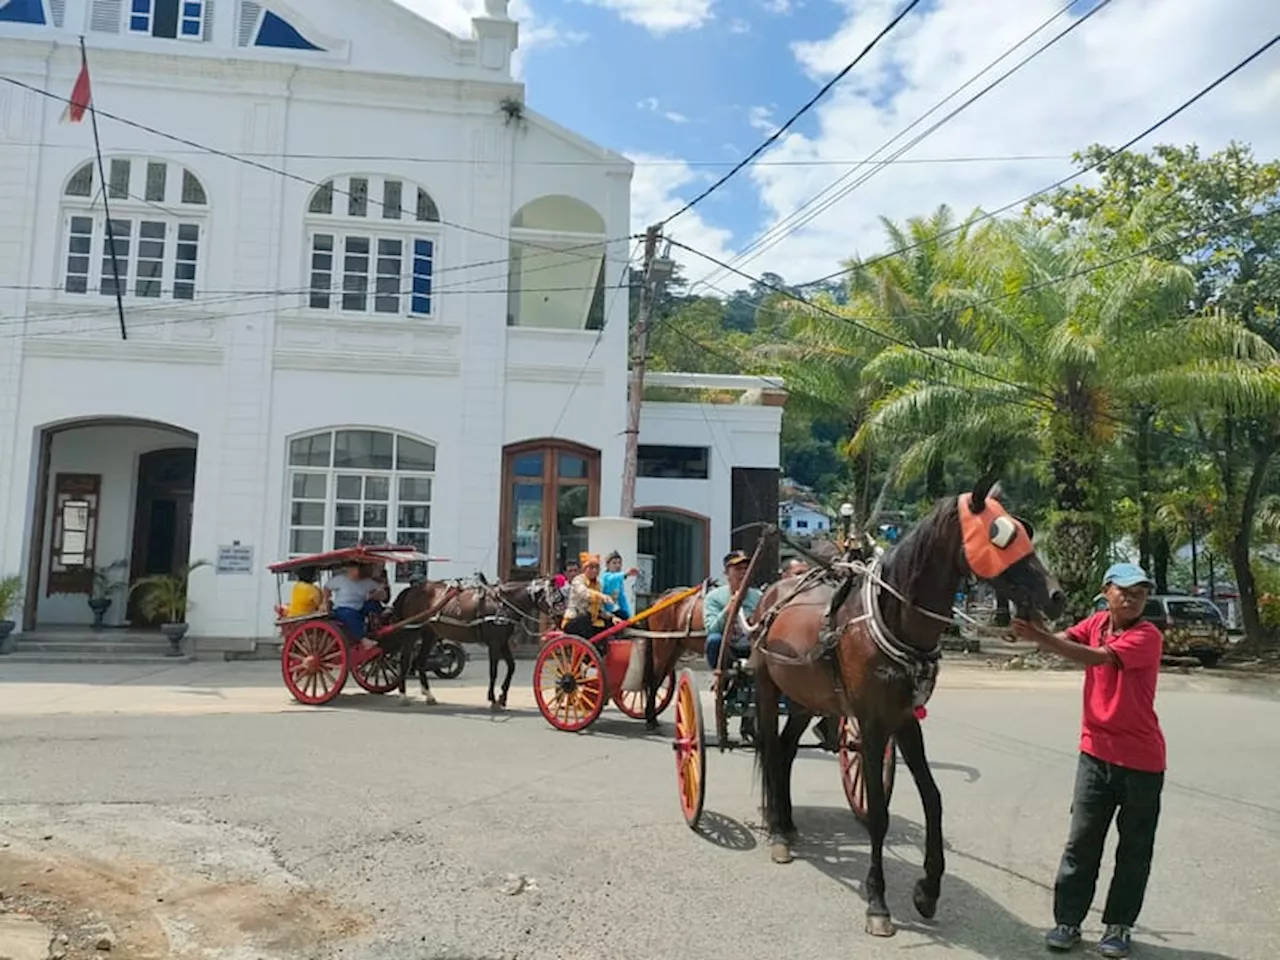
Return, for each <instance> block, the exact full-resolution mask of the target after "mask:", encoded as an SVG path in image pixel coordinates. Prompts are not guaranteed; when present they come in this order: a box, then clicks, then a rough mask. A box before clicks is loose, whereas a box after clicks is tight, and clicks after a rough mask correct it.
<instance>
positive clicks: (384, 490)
mask: <svg viewBox="0 0 1280 960" xmlns="http://www.w3.org/2000/svg"><path fill="white" fill-rule="evenodd" d="M364 498H365V499H366V500H372V501H374V502H375V503H386V502H387V501H388V500H390V499H391V478H390V477H365V478H364Z"/></svg>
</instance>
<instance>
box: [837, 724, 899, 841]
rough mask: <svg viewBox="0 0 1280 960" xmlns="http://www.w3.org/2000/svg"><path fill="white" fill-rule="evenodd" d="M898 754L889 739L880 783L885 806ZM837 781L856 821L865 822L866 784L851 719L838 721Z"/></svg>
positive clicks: (857, 732)
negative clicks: (838, 780)
mask: <svg viewBox="0 0 1280 960" xmlns="http://www.w3.org/2000/svg"><path fill="white" fill-rule="evenodd" d="M897 766H898V752H897V751H896V750H895V749H894V747H893V740H892V739H890V741H889V742H888V744H886V745H885V748H884V765H883V766H882V768H881V781H882V782H883V783H884V799H885V803H886V804H887V803H888V802H889V799H890V798H891V797H892V796H893V778H894V774H895V773H896V772H897ZM840 780H841V782H842V783H843V784H844V795H845V799H846V800H848V801H849V809H850V810H852V811H853V815H854V816H855V817H857V818H858V822H859V823H862V824H864V825H865V824H866V822H867V782H866V778H865V776H864V774H863V766H862V731H861V729H859V727H858V721H857V720H856V719H854V718H853V717H841V718H840Z"/></svg>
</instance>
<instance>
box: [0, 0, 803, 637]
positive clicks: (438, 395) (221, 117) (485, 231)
mask: <svg viewBox="0 0 1280 960" xmlns="http://www.w3.org/2000/svg"><path fill="white" fill-rule="evenodd" d="M303 6H305V9H306V15H305V16H304V15H303V14H302V13H301V8H302V7H303ZM485 6H486V16H484V17H477V18H476V19H475V20H474V21H473V23H472V31H471V32H472V36H471V37H470V38H469V39H462V38H459V37H456V36H454V35H452V34H450V33H448V32H447V31H445V30H443V29H441V28H439V27H437V26H435V25H433V24H431V23H428V22H426V21H424V20H422V19H420V18H418V17H416V16H415V15H413V14H411V13H409V12H408V11H407V10H405V9H404V8H403V7H401V6H399V5H398V4H396V3H393V2H391V0H361V2H360V3H352V2H349V0H310V2H308V3H307V4H305V5H303V4H302V3H300V2H299V3H296V5H293V6H291V5H289V4H287V3H282V2H275V0H273V2H270V3H266V2H262V3H259V2H250V0H217V2H216V4H215V3H214V2H213V0H8V2H7V3H5V4H0V62H2V63H3V64H4V67H3V70H2V71H0V73H2V74H3V75H4V76H5V77H8V78H11V79H13V80H16V81H19V83H20V84H23V85H25V87H24V86H17V85H14V84H11V83H7V82H0V317H2V318H3V319H0V325H2V326H3V327H4V332H3V333H0V337H3V339H4V340H5V341H6V343H5V345H4V348H3V349H0V450H5V451H13V452H14V453H13V455H12V456H9V457H6V458H4V459H3V460H2V461H0V576H3V575H5V574H9V573H19V574H21V575H22V576H23V578H24V580H25V582H26V584H27V590H26V599H25V604H24V609H23V610H22V611H21V617H20V618H18V619H20V620H21V624H22V628H23V629H24V630H27V631H32V630H38V629H40V628H44V627H50V626H55V625H66V624H86V623H88V622H89V621H90V619H91V614H90V611H89V610H88V607H87V604H86V598H87V591H88V587H89V576H88V572H87V571H88V569H89V568H91V567H95V566H96V567H102V566H105V565H107V564H110V563H112V562H115V561H123V564H124V566H126V567H127V570H128V575H129V578H130V579H136V578H137V577H139V576H142V575H145V574H148V573H156V572H161V573H163V572H170V571H172V570H174V569H176V568H178V567H180V566H181V565H182V564H183V563H184V562H185V561H187V560H188V559H190V560H197V559H205V560H210V561H215V560H216V559H217V558H219V557H221V558H222V559H223V561H224V569H223V570H221V571H218V570H215V569H206V570H201V571H199V572H197V573H196V574H194V575H193V577H192V580H191V588H190V596H191V600H192V608H191V611H190V614H189V617H188V619H189V622H190V623H191V634H192V636H193V637H196V638H201V637H204V638H224V639H225V638H231V639H232V640H246V641H247V640H252V638H260V637H265V636H269V635H270V634H271V630H272V604H273V603H274V600H275V587H274V583H273V580H272V578H271V577H270V575H269V574H267V573H266V571H265V566H266V564H267V563H268V562H270V561H272V560H274V559H278V558H280V557H283V556H287V555H296V554H300V553H310V552H315V551H318V550H321V549H328V548H331V547H335V546H344V545H348V544H351V543H355V542H358V541H361V540H364V541H367V542H381V541H386V540H392V541H398V542H410V543H415V544H417V545H419V546H420V547H423V548H426V549H428V550H429V551H430V552H431V553H432V554H435V555H438V556H443V557H447V558H449V559H448V561H447V562H442V563H438V564H435V565H433V567H432V568H431V571H430V574H431V576H433V577H451V576H465V575H468V574H470V573H472V572H475V571H477V570H479V571H483V572H484V573H485V574H486V575H488V576H490V577H493V576H500V577H509V576H513V575H531V574H533V573H536V572H539V571H541V572H550V571H552V570H554V569H557V568H559V567H560V565H561V564H562V563H563V561H564V559H565V558H566V557H569V556H573V555H575V554H576V553H577V551H578V549H579V548H580V547H582V546H583V545H584V543H585V532H584V531H583V530H582V528H580V527H576V526H574V525H573V523H572V520H573V518H575V517H577V516H581V515H584V514H594V513H616V512H617V505H618V502H619V498H620V490H621V475H622V461H623V444H624V436H625V434H624V429H625V395H626V355H627V344H626V339H627V317H628V291H627V284H626V278H627V274H626V264H627V261H628V258H629V256H630V253H631V250H632V246H633V242H632V240H631V239H629V236H628V235H629V234H630V232H631V231H630V224H629V189H630V180H631V172H632V167H631V164H630V163H629V162H628V161H627V160H626V159H625V158H624V157H622V156H620V155H618V154H616V153H612V152H610V151H608V150H605V149H603V148H601V147H598V146H595V145H593V144H591V143H589V142H587V141H585V140H583V139H582V138H581V137H579V136H577V135H575V134H574V133H572V132H571V131H568V130H565V129H564V128H562V127H560V126H558V125H557V124H555V123H554V122H553V121H551V120H549V119H547V118H546V117H543V116H540V115H538V114H537V113H535V112H534V111H532V110H530V109H527V108H525V107H524V106H523V100H524V87H523V85H522V84H520V83H518V82H515V81H513V80H512V78H511V71H510V64H511V56H512V53H513V52H514V50H515V49H516V44H517V26H516V24H515V23H514V22H513V21H512V20H510V19H509V18H508V17H507V9H506V8H507V3H506V0H487V2H486V5H485ZM81 34H83V35H84V36H85V40H86V47H87V52H88V62H89V67H90V71H91V76H92V88H93V97H94V104H95V106H96V107H97V109H98V110H99V111H100V112H99V116H98V126H99V130H100V133H101V140H102V148H103V154H104V160H103V166H104V169H105V177H102V178H100V176H99V170H98V167H97V165H96V163H95V161H94V148H93V134H92V128H91V124H90V122H89V120H90V118H89V117H85V119H84V121H83V122H80V123H63V122H60V119H59V118H60V117H61V115H62V113H63V111H64V108H65V107H66V98H67V97H69V96H70V94H71V91H72V89H73V86H74V85H75V82H76V77H77V74H78V72H79V69H80V53H79V49H78V39H77V38H78V37H79V36H80V35H81ZM42 91H43V92H42ZM103 180H105V183H106V190H105V197H104V196H103V193H104V191H103V190H102V181H103ZM104 206H109V208H110V211H111V224H112V234H113V236H114V237H115V248H116V253H117V256H116V257H115V258H112V257H111V256H110V250H109V246H108V242H107V217H106V215H105V211H104ZM117 274H118V280H117ZM117 283H118V284H119V287H120V289H121V291H122V292H123V314H124V317H123V327H124V330H125V331H126V332H127V339H123V338H122V335H121V326H122V323H121V319H120V318H119V317H118V315H117V307H116V297H115V292H116V285H117ZM717 379H718V380H719V381H724V378H717ZM681 385H685V386H689V385H692V386H697V385H698V383H691V382H687V381H686V382H683V383H682V384H681ZM712 386H718V387H719V388H730V389H737V390H740V391H742V390H747V389H749V388H750V387H751V386H756V387H758V386H760V383H759V382H758V381H756V382H754V383H753V382H751V381H744V380H738V381H736V382H735V383H733V384H730V383H728V382H719V383H718V384H712ZM766 393H768V394H769V396H766V397H765V398H764V399H765V401H766V402H765V403H761V402H759V401H760V399H761V398H760V396H759V395H758V391H757V394H756V395H751V394H748V395H747V396H746V399H747V400H748V401H754V402H746V403H740V404H737V405H732V406H725V405H719V404H705V405H704V404H646V405H645V409H644V415H643V424H642V435H641V444H642V451H641V452H642V460H641V479H640V480H639V483H638V486H637V502H638V504H639V505H640V506H641V507H643V508H644V514H645V515H646V516H650V517H651V518H656V519H659V520H661V521H662V522H661V523H659V524H658V526H657V527H655V528H654V532H651V533H650V534H648V536H649V538H650V541H649V543H650V548H651V549H652V546H653V544H654V543H656V542H658V541H663V538H664V537H665V538H667V540H668V541H669V542H670V543H671V544H672V548H673V549H674V545H675V544H676V543H677V542H681V543H683V542H696V544H697V550H695V551H694V553H693V554H691V555H690V556H691V557H692V559H684V560H682V561H681V563H682V564H683V568H681V569H670V570H668V571H667V575H668V576H669V577H672V576H682V577H685V578H686V579H687V578H689V577H692V578H694V579H696V577H697V576H700V575H702V574H703V572H704V571H703V570H699V569H697V568H698V567H699V566H701V567H704V568H706V571H707V572H710V571H713V570H714V568H715V567H716V566H717V565H718V563H717V561H718V554H719V553H720V552H721V551H722V550H724V549H728V547H729V543H730V533H729V531H730V529H731V528H732V526H734V525H735V523H740V522H744V521H743V518H749V519H771V518H772V517H773V516H774V514H775V513H776V506H775V504H776V496H775V499H774V500H773V501H772V502H769V503H767V504H766V505H764V506H762V505H761V504H760V503H759V502H758V501H760V500H761V496H762V495H761V493H760V491H763V490H765V489H766V488H767V484H766V483H765V478H766V475H767V476H770V477H772V478H773V481H772V482H773V483H774V486H775V488H776V476H777V467H778V429H779V420H780V416H781V410H780V409H779V407H778V406H777V405H776V403H775V401H774V400H773V399H772V397H773V396H774V394H771V393H769V392H768V391H766ZM689 448H693V449H689ZM761 471H763V472H761ZM765 499H766V500H767V497H765ZM664 531H665V532H664ZM655 538H656V539H655ZM681 538H683V539H681ZM663 542H667V541H663ZM668 553H669V551H668ZM713 555H716V557H715V558H714V559H713ZM237 557H238V561H237V560H236V558H237ZM237 567H238V568H239V569H238V570H237V569H235V568H237ZM411 573H412V571H409V570H404V569H402V570H399V571H397V578H398V579H400V580H401V581H402V582H403V581H406V580H407V579H408V578H409V576H410V575H411ZM124 619H128V620H130V621H131V622H132V623H133V624H134V625H135V626H136V625H137V624H138V622H139V618H138V617H137V615H136V611H131V610H128V609H126V604H124V603H122V602H117V603H116V604H115V607H114V608H113V610H112V611H111V614H110V615H109V617H108V622H109V623H119V622H121V621H122V620H124Z"/></svg>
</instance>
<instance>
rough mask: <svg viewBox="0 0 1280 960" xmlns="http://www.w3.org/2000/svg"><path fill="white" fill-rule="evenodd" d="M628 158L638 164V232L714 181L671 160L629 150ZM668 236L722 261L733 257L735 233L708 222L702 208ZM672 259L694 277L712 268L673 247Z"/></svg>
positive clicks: (634, 219) (634, 199) (634, 191)
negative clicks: (732, 245) (732, 244)
mask: <svg viewBox="0 0 1280 960" xmlns="http://www.w3.org/2000/svg"><path fill="white" fill-rule="evenodd" d="M627 157H628V158H630V159H631V161H632V162H633V163H635V165H636V168H635V174H634V176H633V177H632V180H631V227H632V229H633V230H634V231H635V232H636V233H643V232H644V230H645V229H646V228H648V227H649V226H650V225H651V224H654V223H657V222H658V221H659V220H661V219H663V218H664V217H667V216H670V215H671V214H672V213H675V211H676V210H678V209H680V208H681V207H682V206H684V205H685V203H686V202H687V201H689V200H692V199H693V198H694V197H695V196H696V195H697V194H699V193H701V192H702V191H703V190H705V189H706V188H707V187H708V186H709V185H710V182H711V181H710V179H709V178H708V176H707V175H705V174H701V173H698V172H696V171H695V170H694V169H693V168H692V167H690V166H689V165H688V164H687V163H684V162H683V161H680V160H677V159H674V158H671V157H663V156H658V155H655V154H649V153H640V152H636V151H627ZM664 233H665V234H666V235H667V236H668V237H671V238H673V239H676V240H679V241H680V242H681V243H687V244H689V246H691V247H695V248H697V249H698V250H702V251H705V252H706V253H708V254H711V255H712V256H714V257H718V258H720V259H721V260H725V259H728V258H729V257H731V256H733V250H732V247H731V243H732V240H733V234H732V233H731V232H730V231H728V230H725V229H724V228H722V227H715V226H712V225H711V224H709V223H707V222H706V221H705V220H704V219H703V218H702V212H701V208H700V207H695V208H694V209H693V210H690V211H689V212H688V213H686V214H684V215H683V216H681V217H680V218H679V219H678V220H676V221H675V222H674V223H672V224H671V226H669V227H668V228H667V229H666V230H665V231H664ZM671 256H672V258H673V259H674V260H675V261H676V262H677V263H679V264H681V265H682V266H684V268H685V271H684V272H685V275H686V276H688V277H690V278H692V277H700V276H702V275H704V274H705V273H706V272H707V269H708V268H709V267H710V264H709V263H708V261H706V260H704V259H703V258H701V257H698V256H694V255H693V254H691V253H689V252H688V251H686V250H681V249H680V248H679V247H672V248H671ZM703 292H704V293H705V292H706V291H705V290H704V291H703Z"/></svg>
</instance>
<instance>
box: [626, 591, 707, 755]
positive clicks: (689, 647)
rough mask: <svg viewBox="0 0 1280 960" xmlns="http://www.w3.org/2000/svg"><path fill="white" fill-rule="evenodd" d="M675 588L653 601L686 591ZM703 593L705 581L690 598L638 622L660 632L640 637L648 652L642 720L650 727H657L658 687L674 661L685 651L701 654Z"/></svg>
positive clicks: (671, 671)
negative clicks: (644, 637)
mask: <svg viewBox="0 0 1280 960" xmlns="http://www.w3.org/2000/svg"><path fill="white" fill-rule="evenodd" d="M688 589H689V588H688V587H675V588H673V589H671V590H668V591H666V592H665V593H664V594H662V596H660V597H659V598H658V599H657V600H656V601H654V603H655V605H656V604H657V603H660V602H662V601H663V600H665V599H666V598H667V597H670V596H674V595H675V594H677V593H682V592H684V591H685V590H688ZM706 595H707V584H706V583H704V584H703V585H702V589H701V590H699V591H698V592H697V593H695V594H693V595H692V596H690V597H687V598H686V599H684V600H681V601H680V602H679V603H677V604H673V605H672V606H670V607H667V608H666V609H664V610H659V611H658V612H657V613H655V614H653V615H652V616H650V617H648V618H647V619H646V620H645V621H644V623H643V624H642V628H643V629H644V631H645V632H646V633H651V634H661V636H651V637H648V638H646V639H645V640H644V642H645V643H646V644H647V645H648V648H649V655H648V656H647V657H645V661H644V723H645V726H646V727H647V728H648V729H650V730H655V729H657V726H658V708H657V702H658V690H659V689H660V688H661V687H662V684H663V682H664V681H665V680H666V678H667V677H668V676H671V675H673V674H674V672H675V668H676V662H677V661H678V660H679V659H680V656H681V655H682V654H685V653H696V654H698V655H702V654H703V653H704V651H705V650H706V646H707V629H706V626H705V624H704V623H703V620H702V601H703V600H704V599H705V598H706Z"/></svg>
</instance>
